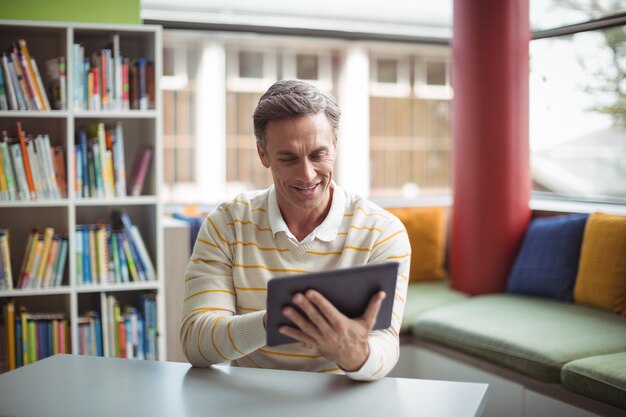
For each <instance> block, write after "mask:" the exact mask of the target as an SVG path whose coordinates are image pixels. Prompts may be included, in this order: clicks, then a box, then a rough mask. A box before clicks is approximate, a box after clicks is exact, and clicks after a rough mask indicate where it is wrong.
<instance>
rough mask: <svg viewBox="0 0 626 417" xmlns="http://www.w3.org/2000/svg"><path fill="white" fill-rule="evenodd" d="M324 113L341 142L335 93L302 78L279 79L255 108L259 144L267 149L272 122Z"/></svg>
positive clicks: (339, 113)
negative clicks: (269, 125)
mask: <svg viewBox="0 0 626 417" xmlns="http://www.w3.org/2000/svg"><path fill="white" fill-rule="evenodd" d="M322 111H323V112H324V113H325V114H326V117H327V118H328V121H329V122H330V126H331V128H332V131H333V138H334V140H335V141H337V129H338V128H339V117H340V116H341V110H339V106H337V101H336V100H335V98H334V97H333V96H331V95H328V94H324V93H322V92H321V91H320V90H318V89H317V88H316V87H314V86H312V85H311V84H308V83H305V82H303V81H298V80H283V81H277V82H275V83H274V84H273V85H272V86H271V87H270V88H269V89H268V90H267V91H266V92H265V94H263V96H262V97H261V99H260V100H259V104H258V105H257V107H256V110H254V114H253V115H252V119H253V121H254V136H256V142H257V145H259V146H260V147H261V148H265V139H266V138H265V130H266V129H267V124H268V123H269V122H271V121H276V120H284V119H290V118H294V117H298V116H304V115H307V114H316V113H319V112H322Z"/></svg>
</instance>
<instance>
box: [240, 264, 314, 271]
mask: <svg viewBox="0 0 626 417" xmlns="http://www.w3.org/2000/svg"><path fill="white" fill-rule="evenodd" d="M233 268H244V269H250V268H252V269H254V268H257V269H265V270H267V271H271V272H302V273H304V272H310V271H306V270H304V269H282V268H269V267H267V266H265V265H241V264H233Z"/></svg>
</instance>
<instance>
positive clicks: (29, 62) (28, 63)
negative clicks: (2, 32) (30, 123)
mask: <svg viewBox="0 0 626 417" xmlns="http://www.w3.org/2000/svg"><path fill="white" fill-rule="evenodd" d="M17 43H18V45H19V47H20V51H21V53H22V56H23V57H24V61H25V70H26V72H27V73H29V75H30V78H31V82H32V85H33V90H34V91H33V94H34V96H35V97H36V98H37V102H38V105H39V110H50V106H49V105H48V106H46V102H47V101H48V100H47V98H44V96H45V92H44V91H42V86H43V84H42V83H41V77H39V83H38V82H37V76H38V75H39V73H38V70H37V66H36V64H34V60H33V59H32V57H31V56H30V52H29V50H28V45H27V44H26V41H25V40H24V39H18V41H17Z"/></svg>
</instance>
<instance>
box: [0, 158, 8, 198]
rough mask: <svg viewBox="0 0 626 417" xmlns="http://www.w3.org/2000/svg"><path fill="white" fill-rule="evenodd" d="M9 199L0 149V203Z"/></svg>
mask: <svg viewBox="0 0 626 417" xmlns="http://www.w3.org/2000/svg"><path fill="white" fill-rule="evenodd" d="M8 199H9V187H8V185H7V177H6V174H5V169H4V158H3V157H2V148H1V147H0V201H6V200H8Z"/></svg>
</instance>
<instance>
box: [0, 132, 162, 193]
mask: <svg viewBox="0 0 626 417" xmlns="http://www.w3.org/2000/svg"><path fill="white" fill-rule="evenodd" d="M15 128H16V132H17V137H16V138H10V137H9V136H8V133H7V132H6V131H3V132H2V134H1V135H0V201H15V200H42V199H43V200H45V199H57V198H65V197H67V174H66V162H65V150H64V148H63V147H62V146H52V145H51V143H50V136H49V135H48V134H38V135H37V136H36V137H32V136H30V135H27V133H26V132H25V131H24V130H23V129H22V125H21V123H20V122H17V123H16V126H15ZM153 153H154V148H153V147H152V146H150V145H146V146H144V147H142V148H140V149H139V150H138V151H137V153H136V155H135V158H134V161H133V165H132V171H131V176H130V182H129V183H128V185H127V180H126V161H125V151H124V130H123V126H122V123H121V122H117V123H115V124H114V125H112V126H109V127H108V128H107V127H106V126H105V124H104V123H98V124H95V125H90V126H87V127H85V128H83V129H80V130H79V131H78V133H77V141H76V147H75V155H74V157H75V161H76V165H75V168H76V169H75V183H74V184H75V191H76V197H77V198H92V197H99V198H114V197H123V196H126V195H131V196H138V195H141V193H142V191H143V187H144V185H145V181H146V177H147V174H148V171H149V169H150V164H151V163H152V155H153Z"/></svg>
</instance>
